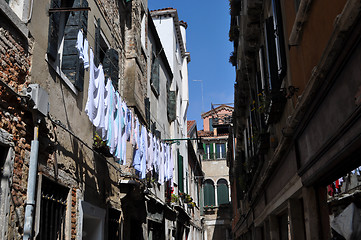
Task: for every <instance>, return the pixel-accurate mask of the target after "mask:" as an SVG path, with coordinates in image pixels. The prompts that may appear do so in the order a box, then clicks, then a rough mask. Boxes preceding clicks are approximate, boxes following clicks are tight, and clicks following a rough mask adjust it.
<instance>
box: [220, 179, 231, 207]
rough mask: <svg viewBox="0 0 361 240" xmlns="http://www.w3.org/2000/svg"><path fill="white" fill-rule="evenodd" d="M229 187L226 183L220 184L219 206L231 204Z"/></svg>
mask: <svg viewBox="0 0 361 240" xmlns="http://www.w3.org/2000/svg"><path fill="white" fill-rule="evenodd" d="M228 195H229V193H228V187H227V185H226V184H225V183H219V184H218V185H217V201H218V205H220V204H227V203H229V197H228Z"/></svg>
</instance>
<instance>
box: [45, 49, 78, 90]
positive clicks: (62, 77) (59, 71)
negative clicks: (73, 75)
mask: <svg viewBox="0 0 361 240" xmlns="http://www.w3.org/2000/svg"><path fill="white" fill-rule="evenodd" d="M45 61H46V62H47V63H48V64H49V66H51V67H52V68H53V70H54V71H55V72H56V73H57V74H58V76H59V77H60V78H61V79H62V80H63V82H64V83H65V84H66V85H67V86H68V87H69V88H70V90H71V91H72V92H73V93H74V94H75V95H78V90H77V89H76V88H75V86H74V84H73V83H72V82H71V81H70V80H69V79H68V78H67V77H66V76H65V74H64V73H63V72H62V71H61V69H60V68H59V66H58V65H55V64H54V63H52V62H51V61H50V60H49V59H48V56H47V55H46V54H45Z"/></svg>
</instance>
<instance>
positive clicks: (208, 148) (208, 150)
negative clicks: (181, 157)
mask: <svg viewBox="0 0 361 240" xmlns="http://www.w3.org/2000/svg"><path fill="white" fill-rule="evenodd" d="M203 148H204V155H203V159H204V160H210V159H214V151H213V143H203Z"/></svg>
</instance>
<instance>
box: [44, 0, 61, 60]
mask: <svg viewBox="0 0 361 240" xmlns="http://www.w3.org/2000/svg"><path fill="white" fill-rule="evenodd" d="M60 6H61V0H52V1H51V4H50V7H51V8H59V7H60ZM59 24H60V13H59V12H53V13H50V15H49V32H48V49H47V55H48V58H50V59H51V60H52V61H55V60H56V58H57V55H58V42H59V41H58V40H59V35H58V33H59Z"/></svg>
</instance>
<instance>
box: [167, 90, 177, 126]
mask: <svg viewBox="0 0 361 240" xmlns="http://www.w3.org/2000/svg"><path fill="white" fill-rule="evenodd" d="M167 100H168V102H167V114H168V120H169V122H173V121H174V120H175V119H176V92H175V91H168V98H167Z"/></svg>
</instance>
